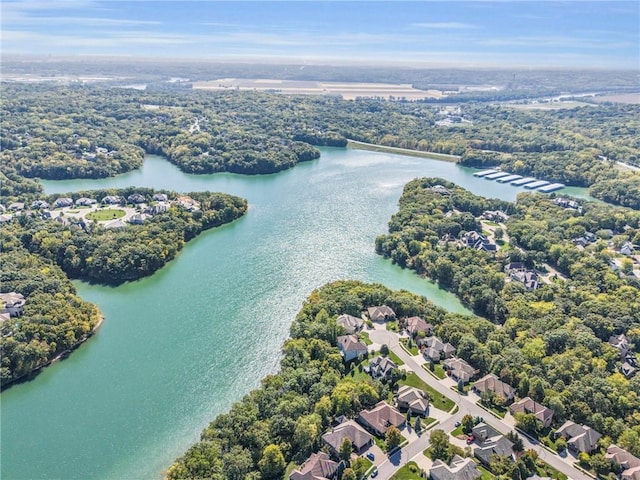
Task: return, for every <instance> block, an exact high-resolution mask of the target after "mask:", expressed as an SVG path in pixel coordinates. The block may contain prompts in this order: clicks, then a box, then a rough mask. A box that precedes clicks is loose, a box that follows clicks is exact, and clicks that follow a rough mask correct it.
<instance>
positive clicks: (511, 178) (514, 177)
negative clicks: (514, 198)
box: [496, 175, 522, 183]
mask: <svg viewBox="0 0 640 480" xmlns="http://www.w3.org/2000/svg"><path fill="white" fill-rule="evenodd" d="M520 178H522V175H507V176H506V177H502V178H499V179H497V180H496V182H498V183H509V182H513V181H514V180H518V179H520Z"/></svg>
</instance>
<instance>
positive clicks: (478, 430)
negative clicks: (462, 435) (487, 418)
mask: <svg viewBox="0 0 640 480" xmlns="http://www.w3.org/2000/svg"><path fill="white" fill-rule="evenodd" d="M471 434H472V435H473V438H475V439H476V440H477V441H478V443H482V442H484V441H485V440H487V439H489V438H491V437H497V436H498V435H500V432H498V431H497V430H496V429H495V428H493V427H492V426H490V425H487V424H486V423H484V422H480V423H478V424H477V425H475V426H474V427H473V428H472V429H471Z"/></svg>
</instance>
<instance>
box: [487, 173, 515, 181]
mask: <svg viewBox="0 0 640 480" xmlns="http://www.w3.org/2000/svg"><path fill="white" fill-rule="evenodd" d="M509 175H511V174H510V173H509V172H496V173H490V174H489V175H485V176H484V179H485V180H495V179H497V178H502V177H507V176H509Z"/></svg>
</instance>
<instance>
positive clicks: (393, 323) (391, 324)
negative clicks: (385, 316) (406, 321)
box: [385, 321, 398, 332]
mask: <svg viewBox="0 0 640 480" xmlns="http://www.w3.org/2000/svg"><path fill="white" fill-rule="evenodd" d="M385 325H386V328H387V330H389V331H391V332H397V331H398V322H397V321H390V322H387V323H386V324H385Z"/></svg>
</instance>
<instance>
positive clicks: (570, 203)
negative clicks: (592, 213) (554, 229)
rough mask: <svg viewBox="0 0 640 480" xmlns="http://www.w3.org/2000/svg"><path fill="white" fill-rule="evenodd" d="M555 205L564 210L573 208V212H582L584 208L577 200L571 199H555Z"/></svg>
mask: <svg viewBox="0 0 640 480" xmlns="http://www.w3.org/2000/svg"><path fill="white" fill-rule="evenodd" d="M553 203H555V204H556V205H558V206H559V207H563V208H571V209H573V210H579V211H580V210H582V207H581V206H580V204H579V203H578V202H576V201H575V200H571V199H569V198H564V197H558V198H554V199H553Z"/></svg>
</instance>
